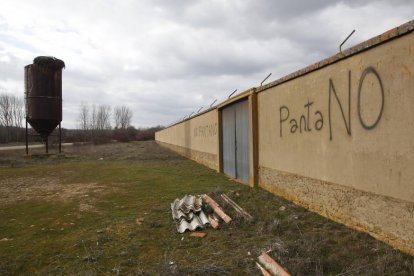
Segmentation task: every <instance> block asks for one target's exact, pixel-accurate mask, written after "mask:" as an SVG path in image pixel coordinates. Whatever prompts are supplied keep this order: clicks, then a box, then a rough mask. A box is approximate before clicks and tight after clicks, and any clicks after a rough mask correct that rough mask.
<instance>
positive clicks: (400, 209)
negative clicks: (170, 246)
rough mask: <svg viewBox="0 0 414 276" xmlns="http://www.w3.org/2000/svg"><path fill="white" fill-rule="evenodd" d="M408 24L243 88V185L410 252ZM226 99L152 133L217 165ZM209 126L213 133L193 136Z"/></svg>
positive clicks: (413, 190)
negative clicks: (245, 140)
mask: <svg viewBox="0 0 414 276" xmlns="http://www.w3.org/2000/svg"><path fill="white" fill-rule="evenodd" d="M413 30H414V21H411V22H408V23H406V24H404V25H401V26H399V27H397V28H395V29H393V30H390V31H388V32H386V33H384V34H382V35H380V36H378V37H375V38H372V39H370V40H368V41H365V42H363V43H361V44H359V45H356V46H354V47H352V48H350V49H348V50H346V51H344V52H342V53H338V54H337V55H335V56H333V57H330V58H328V59H326V60H323V61H320V62H318V63H316V64H314V65H311V66H309V67H306V68H304V69H302V70H299V71H297V72H295V73H293V74H291V75H288V76H286V77H284V78H282V79H279V80H277V81H275V82H273V83H270V84H268V85H266V86H264V87H259V88H254V89H251V90H249V91H250V92H249V93H247V94H246V95H247V96H246V99H247V100H248V102H249V114H250V115H249V116H250V119H249V120H248V121H249V124H250V125H249V127H248V128H249V131H250V134H249V137H250V138H249V139H250V140H249V141H250V142H249V145H248V147H249V149H248V150H249V155H250V161H251V162H250V163H249V166H250V179H249V181H248V183H249V184H251V185H252V184H253V185H256V186H260V187H262V188H264V189H266V190H268V191H271V192H272V193H274V194H277V195H280V196H283V197H285V198H287V199H289V200H291V201H294V202H296V203H298V204H300V205H302V206H304V207H306V208H308V209H310V210H313V211H315V212H318V213H319V214H321V215H323V216H326V217H329V218H331V219H333V220H335V221H338V222H341V223H343V224H345V225H348V226H350V227H353V228H356V229H359V230H362V231H365V232H368V233H370V234H371V235H372V236H374V237H376V238H378V239H381V240H383V241H385V242H387V243H389V244H391V245H393V246H394V247H397V248H399V249H401V250H403V251H405V252H408V253H410V254H414V181H413V180H414V32H413ZM237 97H239V98H238V99H236V100H237V101H241V100H243V99H242V98H240V95H239V96H236V98H237ZM233 102H234V99H233ZM231 104H232V100H231V99H230V100H229V101H226V102H224V103H222V104H219V105H218V106H217V109H216V110H215V111H210V112H209V113H206V114H203V115H202V116H199V117H195V118H193V119H190V120H188V121H185V122H182V123H180V124H178V125H175V126H172V127H170V128H168V129H166V130H163V131H162V132H160V133H157V140H158V141H160V142H162V143H163V144H168V146H169V147H170V148H173V149H175V150H176V151H178V152H181V153H182V154H184V155H185V156H188V157H190V158H192V159H194V160H196V161H199V162H200V163H203V164H206V165H207V166H209V167H210V168H214V169H218V170H220V171H223V170H222V165H221V160H222V159H223V156H222V155H223V152H226V151H225V150H223V147H225V146H226V144H223V142H222V139H221V133H222V129H221V128H222V122H221V120H222V119H221V114H222V112H224V110H225V108H226V106H230V105H231ZM213 123H217V131H215V132H214V133H215V134H214V135H212V136H210V137H204V138H201V137H196V136H195V135H194V129H196V128H197V127H199V126H206V125H211V124H213ZM191 134H193V135H191ZM167 137H168V138H167ZM236 163H237V160H236Z"/></svg>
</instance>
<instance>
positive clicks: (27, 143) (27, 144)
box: [26, 119, 29, 155]
mask: <svg viewBox="0 0 414 276" xmlns="http://www.w3.org/2000/svg"><path fill="white" fill-rule="evenodd" d="M26 155H29V141H28V133H27V119H26Z"/></svg>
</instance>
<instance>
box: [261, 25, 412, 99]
mask: <svg viewBox="0 0 414 276" xmlns="http://www.w3.org/2000/svg"><path fill="white" fill-rule="evenodd" d="M413 31H414V20H411V21H409V22H407V23H405V24H402V25H400V26H398V27H396V28H393V29H391V30H389V31H387V32H385V33H383V34H380V35H378V36H375V37H373V38H371V39H368V40H366V41H364V42H361V43H359V44H357V45H355V46H353V47H351V48H349V49H346V50H344V51H342V52H339V53H337V54H335V55H333V56H331V57H329V58H326V59H323V60H321V61H319V62H316V63H314V64H312V65H309V66H307V67H305V68H303V69H300V70H298V71H296V72H293V73H291V74H289V75H286V76H284V77H282V78H280V79H278V80H275V81H273V82H271V83H268V84H266V85H263V86H261V87H257V88H256V92H257V93H260V92H263V91H264V90H267V89H269V88H272V87H274V86H277V85H280V84H282V83H284V82H287V81H290V80H293V79H296V78H298V77H301V76H303V75H306V74H309V73H311V72H313V71H316V70H319V69H321V68H323V67H326V66H328V65H331V64H333V63H336V62H339V61H341V60H344V59H346V58H349V57H351V56H353V55H356V54H359V53H361V52H363V51H366V50H368V49H371V48H374V47H377V46H379V45H381V44H384V43H386V42H389V41H391V40H393V39H396V38H398V37H401V36H403V35H407V34H409V33H411V32H413Z"/></svg>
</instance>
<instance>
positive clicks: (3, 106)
mask: <svg viewBox="0 0 414 276" xmlns="http://www.w3.org/2000/svg"><path fill="white" fill-rule="evenodd" d="M12 123H13V113H12V104H11V95H9V94H6V93H2V94H0V125H2V126H5V127H10V126H12Z"/></svg>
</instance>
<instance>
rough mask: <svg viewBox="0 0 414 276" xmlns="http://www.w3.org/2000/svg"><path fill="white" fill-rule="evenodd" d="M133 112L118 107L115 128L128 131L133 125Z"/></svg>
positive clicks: (116, 108) (115, 114)
mask: <svg viewBox="0 0 414 276" xmlns="http://www.w3.org/2000/svg"><path fill="white" fill-rule="evenodd" d="M131 119H132V111H131V109H129V108H128V107H126V106H117V107H115V109H114V123H115V128H121V129H126V128H127V127H129V126H130V125H131Z"/></svg>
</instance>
